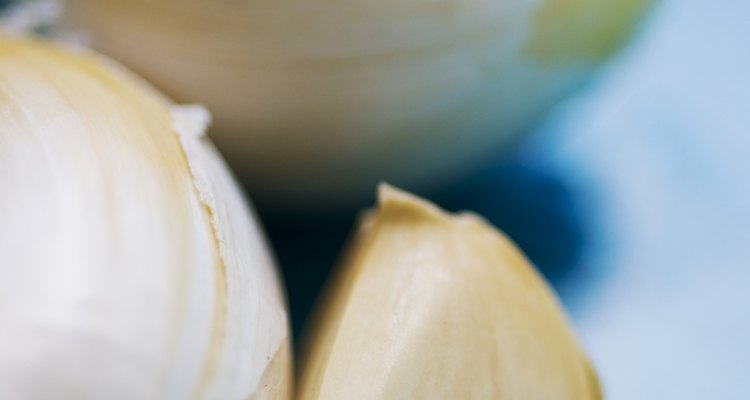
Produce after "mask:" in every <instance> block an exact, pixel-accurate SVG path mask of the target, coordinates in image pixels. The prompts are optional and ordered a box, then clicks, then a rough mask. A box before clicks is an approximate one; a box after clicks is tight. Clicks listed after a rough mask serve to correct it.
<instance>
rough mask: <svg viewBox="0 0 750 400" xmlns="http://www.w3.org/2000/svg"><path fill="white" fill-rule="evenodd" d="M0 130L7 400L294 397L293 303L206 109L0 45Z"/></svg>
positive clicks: (38, 47)
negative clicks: (217, 144) (215, 140)
mask: <svg viewBox="0 0 750 400" xmlns="http://www.w3.org/2000/svg"><path fill="white" fill-rule="evenodd" d="M0 121H2V122H1V123H0V187H2V188H3V190H4V191H3V193H2V196H0V221H2V222H1V223H0V327H2V328H0V398H2V399H50V398H58V399H105V398H106V399H157V398H158V399H187V398H206V399H248V398H259V399H261V398H262V399H285V398H288V397H289V396H290V393H291V379H292V378H291V351H290V347H289V346H290V343H289V328H288V324H287V311H286V305H285V300H284V295H283V292H282V290H281V288H280V286H279V279H278V276H277V273H276V271H275V268H274V264H273V261H272V258H271V256H270V255H269V251H268V248H267V246H266V244H265V241H264V238H263V235H262V232H261V231H260V229H259V227H258V225H257V223H256V222H255V219H254V217H253V215H252V213H251V211H250V210H249V209H248V207H247V205H246V203H245V201H244V199H243V195H242V193H241V192H240V190H239V189H238V187H237V185H236V184H235V183H234V181H233V178H232V177H231V175H230V173H229V171H228V170H227V168H226V166H225V165H224V163H223V161H222V159H221V157H220V156H219V155H218V153H217V152H216V151H215V149H214V148H213V147H212V145H211V143H210V142H209V141H208V139H207V138H206V137H205V136H203V134H202V132H203V130H204V128H205V125H206V124H207V122H208V114H207V113H206V112H205V111H204V110H203V109H201V108H200V107H177V106H174V105H172V104H171V103H170V102H169V100H167V99H166V98H165V97H162V96H161V95H160V94H159V93H157V92H156V91H154V90H153V89H151V88H150V87H149V86H147V85H146V84H145V83H144V82H143V81H141V80H140V79H139V78H137V77H135V76H133V75H131V74H130V73H129V72H127V71H125V70H124V69H123V68H121V67H119V66H117V65H115V64H114V63H112V62H111V61H109V60H106V59H103V58H101V57H98V56H96V55H94V54H89V53H87V52H82V51H72V50H64V49H61V48H57V47H55V46H52V45H49V44H44V43H40V42H36V41H32V40H12V39H2V38H0Z"/></svg>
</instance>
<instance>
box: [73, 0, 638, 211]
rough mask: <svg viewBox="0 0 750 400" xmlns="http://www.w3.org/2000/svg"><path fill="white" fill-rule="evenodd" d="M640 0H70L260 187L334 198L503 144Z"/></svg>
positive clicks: (611, 38) (607, 46)
mask: <svg viewBox="0 0 750 400" xmlns="http://www.w3.org/2000/svg"><path fill="white" fill-rule="evenodd" d="M648 3H650V0H505V1H496V0H424V1H409V0H406V1H375V0H351V1H325V0H315V1H302V0H271V1H269V0H240V1H229V0H159V1H148V0H128V1H120V0H69V7H68V16H67V21H68V25H69V26H70V28H71V29H73V30H75V31H77V32H81V33H84V34H86V35H88V36H89V38H90V40H91V44H92V45H93V46H94V47H95V48H97V49H99V50H101V51H103V52H105V53H106V54H109V55H112V56H114V57H116V58H117V59H118V60H121V61H122V62H124V63H125V64H126V65H128V66H129V67H131V68H133V69H134V70H135V71H137V72H138V73H141V74H143V75H144V76H145V77H146V78H148V79H149V80H150V81H152V82H154V83H155V84H156V85H157V86H158V87H160V88H161V89H163V90H165V91H166V92H167V93H168V94H170V95H171V96H174V97H175V98H177V99H178V100H181V101H188V102H201V103H204V104H206V105H207V106H208V107H209V109H211V110H212V113H213V114H214V116H215V120H216V124H215V126H214V127H212V130H211V135H212V137H213V138H214V139H215V141H216V143H217V145H218V146H219V148H220V149H221V150H222V151H223V153H224V154H225V155H226V156H227V157H228V160H229V162H230V164H232V165H233V166H234V167H235V169H236V170H237V172H238V173H239V174H240V175H241V176H243V177H244V180H245V181H246V182H247V183H248V184H249V185H250V186H251V188H252V189H253V193H254V195H255V194H257V196H256V198H260V199H261V200H264V203H265V204H267V205H270V206H275V207H292V208H302V209H322V208H335V207H338V206H340V205H341V204H342V203H346V202H347V201H353V200H354V199H358V198H360V197H362V198H364V197H365V196H367V195H368V194H369V191H370V190H371V188H372V187H373V186H374V185H375V184H376V183H377V182H379V181H380V180H384V179H385V180H389V181H391V182H394V183H396V184H399V185H408V186H410V187H420V186H421V187H426V186H430V185H439V184H440V183H441V182H443V181H445V180H451V179H452V178H455V177H459V176H462V175H464V174H465V173H467V172H470V171H471V170H473V169H475V168H476V167H477V166H478V165H479V164H481V163H482V162H484V161H486V159H487V158H488V157H491V156H493V155H495V154H497V152H498V150H501V149H503V148H505V147H507V146H508V145H509V144H510V143H511V142H512V140H513V138H515V137H516V136H517V135H518V134H519V133H520V132H521V131H522V130H523V129H525V128H527V127H528V126H529V125H530V124H531V123H532V122H533V121H534V120H535V119H536V118H537V117H539V116H540V115H541V114H542V113H543V112H544V111H545V110H546V109H547V108H548V107H549V106H551V105H552V104H553V103H555V102H556V101H557V100H559V99H560V98H561V96H563V95H565V94H567V93H568V92H570V91H571V90H572V89H573V88H574V87H576V86H578V85H579V84H580V83H581V82H582V81H583V80H584V78H585V77H587V76H588V75H589V74H590V72H591V71H592V70H593V69H594V67H595V66H597V65H598V64H600V63H601V62H602V61H603V60H604V59H606V58H607V57H608V56H609V55H611V54H612V53H613V52H614V51H615V50H616V49H617V48H619V47H620V46H621V45H622V44H623V42H624V41H625V39H626V38H627V37H628V36H629V34H630V32H631V31H632V29H633V26H634V24H635V22H636V21H637V20H638V19H639V18H640V17H641V15H642V14H643V12H644V10H645V8H646V5H647V4H648Z"/></svg>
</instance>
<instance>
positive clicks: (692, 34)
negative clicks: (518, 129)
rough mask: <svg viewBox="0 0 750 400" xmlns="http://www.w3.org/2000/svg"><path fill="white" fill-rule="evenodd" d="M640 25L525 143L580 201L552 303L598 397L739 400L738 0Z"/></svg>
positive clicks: (747, 46)
mask: <svg viewBox="0 0 750 400" xmlns="http://www.w3.org/2000/svg"><path fill="white" fill-rule="evenodd" d="M644 28H645V29H644V30H643V32H642V33H641V35H640V36H639V38H638V40H636V42H635V43H634V44H633V46H631V48H630V49H629V50H628V51H627V52H625V53H624V54H623V55H622V56H621V57H619V59H618V60H615V61H613V63H612V64H611V66H610V67H609V68H607V69H606V70H605V71H603V73H602V75H601V79H599V81H598V82H597V83H595V84H593V85H591V86H589V88H588V89H586V90H584V91H582V92H581V93H579V94H578V95H576V96H574V97H573V98H572V99H571V100H570V101H568V102H567V103H565V104H563V105H562V106H561V107H560V108H558V110H557V111H556V112H555V113H554V115H552V116H551V117H550V118H548V119H547V120H546V121H545V123H544V124H543V126H542V128H540V130H541V132H540V133H539V134H538V135H536V136H535V137H534V138H533V139H532V142H531V143H530V145H529V146H528V147H527V149H528V152H529V155H530V156H532V157H533V158H534V159H536V160H543V161H541V162H544V163H549V164H550V165H552V166H554V168H556V169H558V170H561V171H564V173H565V174H566V175H567V176H572V177H575V180H576V183H577V184H578V186H579V187H581V188H583V192H584V196H583V197H584V198H586V199H588V201H589V202H590V203H591V204H592V205H593V207H592V209H591V213H592V215H593V217H594V233H593V234H592V235H591V236H592V237H591V238H590V240H589V242H590V243H589V244H588V250H587V251H588V255H587V256H586V257H585V260H584V263H585V264H586V268H587V270H593V271H596V276H595V277H594V278H593V279H592V278H591V277H590V276H589V277H588V278H586V279H584V280H579V281H573V282H572V283H571V284H569V285H567V286H564V287H563V293H562V294H563V297H564V298H565V302H566V304H568V305H569V307H570V308H571V312H572V315H573V320H574V323H575V325H576V327H577V329H578V331H579V332H580V336H581V338H582V342H583V344H584V345H585V347H586V348H587V349H588V351H589V352H590V354H591V356H592V358H593V361H594V363H595V364H596V365H597V367H598V369H599V371H600V373H601V377H602V379H603V383H604V386H605V389H606V392H607V398H608V399H612V400H631V399H750V343H749V342H750V1H746V0H737V1H733V0H720V1H705V0H666V1H663V2H662V3H661V5H660V6H659V7H658V8H657V9H656V10H655V12H654V14H653V15H652V17H651V18H650V20H649V21H648V23H647V24H646V26H645V27H644ZM592 280H593V281H595V284H592ZM574 285H575V286H574ZM580 293H585V295H580V296H579V294H580ZM579 297H585V299H579Z"/></svg>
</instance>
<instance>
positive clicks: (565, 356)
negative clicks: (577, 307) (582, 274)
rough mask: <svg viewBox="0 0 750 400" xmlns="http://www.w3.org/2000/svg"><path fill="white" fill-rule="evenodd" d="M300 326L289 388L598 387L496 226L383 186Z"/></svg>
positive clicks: (507, 395)
mask: <svg viewBox="0 0 750 400" xmlns="http://www.w3.org/2000/svg"><path fill="white" fill-rule="evenodd" d="M328 289H329V290H328V291H327V292H326V296H325V297H324V298H323V302H322V303H321V304H320V308H319V309H318V312H319V313H318V314H317V315H316V319H313V321H314V322H313V325H312V328H311V330H310V331H309V332H308V334H310V336H308V337H307V340H308V341H307V342H306V346H305V348H306V353H305V354H303V357H302V363H301V369H300V371H301V378H300V386H299V388H298V398H299V399H305V400H310V399H327V400H335V399H395V398H403V399H431V400H432V399H540V400H541V399H571V400H574V399H575V400H585V399H599V398H601V393H600V390H599V387H598V381H597V378H596V375H595V373H594V372H593V370H592V369H591V367H590V365H589V363H588V361H587V359H586V357H585V355H584V354H583V353H582V352H581V350H580V348H579V346H578V344H577V343H576V340H575V338H574V336H573V333H572V332H571V330H570V328H569V326H568V323H567V321H566V318H565V316H564V315H563V312H562V311H561V309H560V306H559V305H558V303H557V300H556V299H555V297H554V295H553V294H552V293H551V291H550V289H549V288H548V287H547V285H546V284H545V283H544V281H543V280H542V279H541V278H540V277H539V276H538V275H537V273H536V272H535V271H534V269H533V268H532V267H531V266H530V265H529V262H528V260H526V258H525V257H524V256H523V255H522V254H521V253H520V252H519V250H518V249H517V248H516V247H515V246H514V245H513V243H512V242H511V241H510V240H508V239H507V238H506V237H505V236H503V235H502V234H501V233H499V232H498V231H497V230H495V229H494V228H492V227H491V226H489V225H488V224H487V223H486V222H485V221H483V220H482V219H481V218H479V217H477V216H475V215H471V214H459V215H455V216H454V215H450V214H447V213H445V212H444V211H442V210H440V209H438V208H437V207H436V206H434V205H433V204H430V203H427V202H426V201H424V200H421V199H418V198H416V197H414V196H412V195H409V194H407V193H404V192H400V191H398V190H396V189H393V188H391V187H388V186H382V187H381V188H380V204H379V207H378V209H377V210H376V211H375V212H374V213H371V214H370V215H368V216H367V217H366V218H365V220H364V221H363V222H362V224H361V225H360V227H359V231H358V232H357V235H356V237H355V238H354V241H353V243H352V246H351V247H350V248H349V251H348V253H347V254H346V258H345V259H344V262H343V264H342V265H341V270H340V271H339V274H338V275H337V276H336V277H335V280H334V281H333V282H332V286H331V287H330V288H328Z"/></svg>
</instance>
